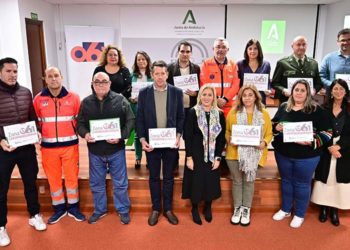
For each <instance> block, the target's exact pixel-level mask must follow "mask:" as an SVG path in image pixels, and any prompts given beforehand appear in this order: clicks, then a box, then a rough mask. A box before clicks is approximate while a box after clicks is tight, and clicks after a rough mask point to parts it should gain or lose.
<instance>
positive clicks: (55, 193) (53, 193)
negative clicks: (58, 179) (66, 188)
mask: <svg viewBox="0 0 350 250" xmlns="http://www.w3.org/2000/svg"><path fill="white" fill-rule="evenodd" d="M62 194H63V190H62V189H59V190H57V191H56V192H51V197H53V198H54V197H59V196H61V195H62Z"/></svg>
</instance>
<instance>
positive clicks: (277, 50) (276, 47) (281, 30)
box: [260, 20, 286, 54]
mask: <svg viewBox="0 0 350 250" xmlns="http://www.w3.org/2000/svg"><path fill="white" fill-rule="evenodd" d="M285 34H286V21H281V20H264V21H262V23H261V39H260V41H261V46H262V49H263V51H264V53H268V54H281V53H283V50H284V41H285Z"/></svg>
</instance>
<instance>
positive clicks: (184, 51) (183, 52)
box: [180, 50, 192, 54]
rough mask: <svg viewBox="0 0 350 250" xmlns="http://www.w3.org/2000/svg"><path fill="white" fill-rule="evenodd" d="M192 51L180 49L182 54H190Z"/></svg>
mask: <svg viewBox="0 0 350 250" xmlns="http://www.w3.org/2000/svg"><path fill="white" fill-rule="evenodd" d="M191 52H192V51H191V50H180V53H181V54H190V53H191Z"/></svg>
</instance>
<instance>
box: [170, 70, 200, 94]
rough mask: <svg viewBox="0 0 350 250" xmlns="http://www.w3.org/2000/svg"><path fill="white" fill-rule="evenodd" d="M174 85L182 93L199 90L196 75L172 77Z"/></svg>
mask: <svg viewBox="0 0 350 250" xmlns="http://www.w3.org/2000/svg"><path fill="white" fill-rule="evenodd" d="M174 85H175V87H178V88H180V89H182V91H183V92H185V91H186V90H188V89H189V90H192V91H197V90H199V86H198V77H197V74H190V75H184V76H174Z"/></svg>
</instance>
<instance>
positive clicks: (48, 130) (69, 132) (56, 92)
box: [34, 67, 85, 224]
mask: <svg viewBox="0 0 350 250" xmlns="http://www.w3.org/2000/svg"><path fill="white" fill-rule="evenodd" d="M62 80H63V78H62V75H61V72H60V71H59V69H58V68H55V67H49V68H48V69H46V70H45V82H46V84H47V88H44V89H43V90H42V91H41V92H40V93H39V94H38V95H37V96H36V97H35V98H34V108H35V112H36V114H37V116H38V120H39V125H40V130H41V136H42V138H41V153H42V164H43V168H44V171H45V174H46V176H47V179H48V181H49V184H50V191H51V198H52V205H53V208H54V210H55V213H54V214H53V215H52V216H51V217H50V218H49V220H48V223H49V224H55V223H56V222H58V221H59V220H60V219H61V218H62V217H64V216H66V215H67V213H68V215H69V216H70V217H73V218H74V219H75V220H76V221H84V220H85V216H84V215H83V214H82V213H81V212H80V211H79V192H78V173H79V166H78V163H79V145H78V143H79V140H78V136H77V132H76V124H77V121H76V118H77V116H78V113H79V107H80V98H79V96H78V95H77V94H75V93H73V92H70V91H68V90H67V89H66V88H65V87H63V86H62ZM62 172H63V174H64V177H65V186H66V192H67V200H68V204H67V205H66V199H65V195H64V191H63V187H62Z"/></svg>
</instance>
